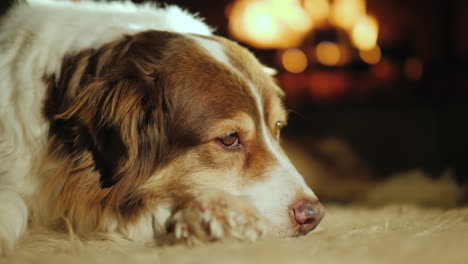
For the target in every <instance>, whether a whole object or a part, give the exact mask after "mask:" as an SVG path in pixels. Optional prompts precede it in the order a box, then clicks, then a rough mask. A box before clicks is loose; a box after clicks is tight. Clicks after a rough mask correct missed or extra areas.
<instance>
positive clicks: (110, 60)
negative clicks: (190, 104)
mask: <svg viewBox="0 0 468 264" xmlns="http://www.w3.org/2000/svg"><path fill="white" fill-rule="evenodd" d="M148 39H150V38H149V37H148V36H146V35H144V34H141V35H140V36H138V38H137V37H126V38H124V40H122V41H119V42H116V43H109V44H107V45H106V46H104V47H103V48H101V49H100V50H97V51H86V52H83V53H82V54H81V55H77V56H74V57H73V59H71V60H70V61H68V62H67V63H65V65H73V67H71V68H70V67H69V68H66V67H65V68H63V69H62V74H61V78H60V80H59V81H58V82H57V83H58V86H60V87H58V88H55V90H53V91H52V92H51V93H52V94H53V95H50V96H48V97H49V102H46V109H45V112H46V116H49V118H51V119H52V120H53V121H52V122H51V130H54V129H55V128H57V127H58V128H59V129H55V130H57V131H63V132H61V134H62V135H61V138H62V140H61V141H62V142H63V141H65V142H68V143H67V144H68V147H67V146H66V148H67V149H68V152H71V153H78V152H83V151H87V152H89V153H91V155H92V159H93V163H94V164H93V165H94V169H95V170H97V171H98V172H99V173H100V183H101V187H103V188H107V187H110V186H113V185H114V184H116V183H117V182H119V181H121V180H122V178H123V177H124V176H125V177H127V178H129V179H128V180H129V181H132V182H134V183H135V184H136V183H137V182H139V180H140V179H144V178H146V177H149V175H150V174H151V172H152V171H153V170H154V169H155V166H156V165H157V163H158V161H159V160H160V159H161V157H163V152H164V150H165V144H166V142H167V140H166V123H167V122H166V120H167V116H168V107H167V105H166V100H165V97H166V95H165V94H164V89H163V85H164V84H163V80H161V78H160V77H159V75H158V67H160V65H159V64H160V61H159V59H160V58H161V55H160V54H158V52H161V51H160V50H158V47H157V46H156V45H155V44H157V43H149V44H148V43H146V42H148ZM151 39H155V38H154V37H153V38H151ZM160 39H161V38H160ZM151 44H152V45H151ZM159 48H160V47H159ZM67 76H68V77H67ZM75 76H79V77H80V78H78V77H75ZM52 83H55V80H52ZM54 105H55V106H56V107H55V109H59V110H58V111H57V110H55V112H54V111H52V110H51V109H47V107H50V106H54ZM57 106H58V107H57Z"/></svg>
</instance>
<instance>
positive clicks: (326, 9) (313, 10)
mask: <svg viewBox="0 0 468 264" xmlns="http://www.w3.org/2000/svg"><path fill="white" fill-rule="evenodd" d="M304 8H305V10H306V11H307V13H309V15H310V17H311V18H312V20H313V21H314V23H324V22H325V21H326V20H327V18H328V15H329V14H330V3H329V2H328V0H304Z"/></svg>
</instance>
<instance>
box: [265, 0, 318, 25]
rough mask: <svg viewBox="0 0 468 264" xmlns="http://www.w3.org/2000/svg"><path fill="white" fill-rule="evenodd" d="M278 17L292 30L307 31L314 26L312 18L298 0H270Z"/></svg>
mask: <svg viewBox="0 0 468 264" xmlns="http://www.w3.org/2000/svg"><path fill="white" fill-rule="evenodd" d="M269 3H271V8H272V11H273V13H274V14H275V16H276V18H277V19H278V20H279V21H281V23H282V24H283V25H285V26H287V27H288V30H290V31H293V32H294V31H297V33H299V32H300V33H306V32H307V31H308V30H310V29H311V28H312V19H310V16H309V15H308V14H307V13H306V12H305V10H304V9H302V7H301V6H300V4H299V1H298V0H270V2H269Z"/></svg>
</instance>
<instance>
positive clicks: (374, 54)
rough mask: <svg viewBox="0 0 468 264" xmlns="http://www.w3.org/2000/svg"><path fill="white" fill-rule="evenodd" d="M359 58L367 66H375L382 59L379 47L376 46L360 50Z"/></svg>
mask: <svg viewBox="0 0 468 264" xmlns="http://www.w3.org/2000/svg"><path fill="white" fill-rule="evenodd" d="M359 57H360V58H361V60H363V61H364V62H365V63H367V64H377V63H379V61H380V59H381V57H382V53H381V51H380V47H379V46H377V45H376V46H374V47H373V48H372V49H369V50H360V51H359Z"/></svg>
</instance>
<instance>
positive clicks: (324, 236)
mask: <svg viewBox="0 0 468 264" xmlns="http://www.w3.org/2000/svg"><path fill="white" fill-rule="evenodd" d="M327 209H328V212H327V216H326V218H325V219H324V221H323V222H322V224H321V225H320V228H318V229H317V230H315V231H313V232H312V233H311V234H309V235H307V236H305V237H300V238H292V239H274V238H265V239H263V240H260V241H258V242H256V243H252V244H242V243H233V242H227V243H216V244H211V245H204V246H197V247H193V248H189V247H185V246H172V247H155V246H152V245H139V244H135V243H132V242H129V241H117V242H105V241H97V242H96V241H95V242H83V241H79V240H76V239H74V238H70V237H69V236H67V235H63V234H54V233H42V232H41V231H40V230H36V231H34V232H31V234H30V235H29V236H28V238H27V239H25V241H23V243H22V244H21V245H20V247H19V248H18V249H17V250H16V251H15V252H14V253H13V254H12V255H11V256H10V257H8V258H5V259H2V260H0V262H4V263H44V264H45V263H47V264H49V263H50V264H53V263H86V264H90V263H112V264H119V263H132V264H135V263H255V264H259V263H360V264H363V263H424V264H428V263H468V208H457V209H437V208H422V207H417V206H414V205H403V204H393V205H387V206H384V207H379V208H370V207H365V206H360V205H348V206H338V205H328V206H327Z"/></svg>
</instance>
